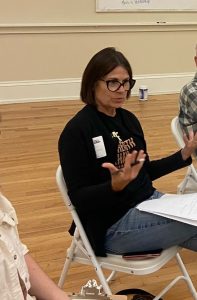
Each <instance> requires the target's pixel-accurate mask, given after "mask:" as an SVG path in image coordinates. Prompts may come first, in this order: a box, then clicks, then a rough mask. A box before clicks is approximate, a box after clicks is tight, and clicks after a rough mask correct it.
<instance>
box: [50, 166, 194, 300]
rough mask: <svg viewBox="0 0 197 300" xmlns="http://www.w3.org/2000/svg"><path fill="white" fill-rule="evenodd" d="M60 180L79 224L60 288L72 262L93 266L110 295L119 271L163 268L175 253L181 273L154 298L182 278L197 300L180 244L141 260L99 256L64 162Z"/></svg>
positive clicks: (144, 271) (134, 272)
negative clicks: (67, 180)
mask: <svg viewBox="0 0 197 300" xmlns="http://www.w3.org/2000/svg"><path fill="white" fill-rule="evenodd" d="M56 181H57V185H58V187H59V190H60V192H61V194H62V197H63V200H64V202H65V205H66V207H67V208H68V210H69V211H70V213H71V215H72V218H73V220H74V222H75V225H76V229H75V233H74V236H73V238H72V242H71V245H70V247H69V248H68V249H67V256H66V260H65V263H64V267H63V270H62V273H61V276H60V279H59V283H58V285H59V287H60V288H62V287H63V285H64V282H65V279H66V275H67V273H68V269H69V267H70V265H71V263H72V262H77V263H80V264H85V265H91V266H93V267H94V269H95V272H96V274H97V276H98V279H99V281H100V283H101V285H102V288H103V290H104V292H105V293H106V294H107V295H112V291H111V289H110V287H109V282H110V280H111V279H112V278H113V277H114V275H115V273H116V272H123V273H128V274H132V275H146V274H150V273H153V272H155V271H157V270H159V269H160V268H161V267H163V266H164V265H165V264H166V263H168V261H169V260H171V259H172V258H174V257H175V258H176V261H177V264H178V266H179V268H180V271H181V275H179V276H177V277H175V278H174V279H173V280H172V281H171V282H170V283H169V284H168V285H167V286H166V287H165V288H164V289H163V290H162V291H161V292H160V293H158V295H157V296H155V298H154V300H158V299H159V298H161V297H162V296H163V295H164V294H165V293H166V292H167V291H168V290H169V289H170V288H171V287H172V286H174V284H175V283H177V282H178V281H179V280H181V279H182V280H184V281H185V282H186V283H187V285H188V288H189V290H190V292H191V294H192V296H193V299H195V300H197V292H196V290H195V288H194V286H193V283H192V281H191V279H190V276H189V274H188V272H187V270H186V268H185V266H184V264H183V262H182V259H181V257H180V255H179V253H178V251H179V250H180V248H179V247H177V246H174V247H171V248H169V249H167V250H164V251H162V253H161V255H160V256H158V257H155V258H152V259H144V260H140V261H139V260H136V261H135V260H132V261H131V260H130V261H128V260H125V259H123V258H122V256H121V255H112V254H108V255H107V257H96V256H95V254H94V251H93V249H92V247H91V245H90V243H89V240H88V238H87V235H86V233H85V231H84V228H83V226H82V224H81V222H80V219H79V217H78V214H77V212H76V210H75V207H74V206H73V205H72V203H71V201H70V198H69V196H68V193H67V187H66V184H65V181H64V178H63V174H62V169H61V166H59V167H58V169H57V172H56ZM103 269H108V270H110V271H112V272H111V274H110V276H109V277H108V278H106V277H105V275H104V273H103Z"/></svg>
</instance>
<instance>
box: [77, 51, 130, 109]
mask: <svg viewBox="0 0 197 300" xmlns="http://www.w3.org/2000/svg"><path fill="white" fill-rule="evenodd" d="M118 66H122V67H123V68H125V70H127V72H128V74H129V77H130V79H132V76H133V75H132V69H131V66H130V64H129V62H128V60H127V59H126V58H125V56H124V55H123V54H122V53H121V52H119V51H117V50H116V49H115V48H114V47H108V48H104V49H102V50H101V51H99V52H97V53H96V54H95V55H94V56H93V57H92V58H91V60H90V61H89V63H88V64H87V66H86V68H85V70H84V73H83V76H82V82H81V91H80V97H81V100H82V101H83V102H84V103H86V104H91V105H94V106H95V105H96V103H95V85H96V82H97V81H98V80H99V79H101V78H103V77H104V76H106V75H107V74H108V73H110V72H111V71H112V70H113V69H115V68H116V67H118ZM130 93H131V90H129V91H128V93H127V99H128V98H129V96H130Z"/></svg>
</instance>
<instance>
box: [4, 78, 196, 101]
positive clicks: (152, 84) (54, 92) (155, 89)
mask: <svg viewBox="0 0 197 300" xmlns="http://www.w3.org/2000/svg"><path fill="white" fill-rule="evenodd" d="M193 77H194V73H171V74H146V75H138V76H136V77H135V79H136V80H137V82H136V85H135V87H134V89H133V90H132V95H138V90H139V86H140V85H147V86H148V90H149V94H150V95H157V94H173V93H179V92H180V89H181V88H182V86H183V85H184V84H185V83H187V82H189V81H190V80H192V78H193ZM80 83H81V79H80V78H65V79H51V80H37V81H35V80H29V81H27V80H26V81H6V82H5V81H4V82H0V104H11V103H25V102H42V101H55V100H75V99H79V93H80Z"/></svg>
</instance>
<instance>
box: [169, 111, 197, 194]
mask: <svg viewBox="0 0 197 300" xmlns="http://www.w3.org/2000/svg"><path fill="white" fill-rule="evenodd" d="M171 131H172V134H173V136H174V138H175V140H176V142H177V145H178V146H179V147H180V148H183V147H184V145H185V144H184V141H183V132H182V130H181V127H180V124H179V119H178V117H175V118H173V119H172V121H171ZM185 192H197V170H196V169H195V167H194V165H193V164H191V165H190V166H188V168H187V173H186V175H185V178H184V179H183V181H182V182H181V183H180V184H179V185H178V187H177V193H178V194H184V193H185Z"/></svg>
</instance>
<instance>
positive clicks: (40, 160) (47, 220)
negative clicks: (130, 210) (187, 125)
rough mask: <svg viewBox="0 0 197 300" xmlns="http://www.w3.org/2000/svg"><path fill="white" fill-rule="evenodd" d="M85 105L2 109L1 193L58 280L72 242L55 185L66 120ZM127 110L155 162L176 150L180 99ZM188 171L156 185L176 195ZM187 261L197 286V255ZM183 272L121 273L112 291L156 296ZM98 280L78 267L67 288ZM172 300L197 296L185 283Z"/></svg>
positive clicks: (135, 104) (153, 100) (133, 103)
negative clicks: (137, 290)
mask: <svg viewBox="0 0 197 300" xmlns="http://www.w3.org/2000/svg"><path fill="white" fill-rule="evenodd" d="M82 106H83V104H82V103H81V102H80V101H77V100H76V101H54V102H42V103H27V104H10V105H0V115H1V123H0V129H1V134H0V145H1V147H0V149H1V150H0V165H1V168H0V185H1V190H2V192H3V193H4V194H5V195H6V196H7V197H8V198H9V199H10V200H11V201H12V203H13V205H14V207H15V208H16V210H17V214H18V218H19V222H20V224H19V231H20V236H21V239H22V241H23V242H24V243H26V244H27V245H28V247H29V249H30V250H31V253H32V255H33V256H34V257H35V259H36V260H37V262H38V263H39V264H40V265H41V266H42V268H43V269H44V270H45V271H46V272H47V273H48V275H49V276H50V277H51V278H52V279H53V280H54V281H56V282H57V281H58V278H59V276H60V272H61V269H62V266H63V263H64V258H65V253H66V249H67V247H68V246H69V244H70V237H69V234H68V233H67V229H68V227H69V224H70V222H71V218H70V215H69V214H68V212H67V211H66V208H65V206H64V205H63V201H62V199H61V196H60V194H59V192H58V190H57V186H56V182H55V172H56V168H57V166H58V164H59V160H58V153H57V141H58V137H59V134H60V132H61V130H62V129H63V127H64V125H65V124H66V122H67V121H68V120H69V119H70V118H71V117H72V116H73V115H74V114H75V113H76V112H77V111H78V110H79V109H80V108H81V107H82ZM125 106H126V108H127V109H129V110H131V111H132V112H134V113H135V114H136V115H137V116H138V118H139V119H140V121H141V123H142V126H143V129H144V132H145V136H146V139H147V143H148V151H149V154H150V157H151V159H157V158H160V157H162V156H165V155H168V154H171V153H173V152H174V151H176V149H177V146H176V144H175V141H174V139H173V137H172V134H171V131H170V122H171V120H172V118H173V117H174V116H175V115H177V112H178V95H176V94H175V95H161V96H151V97H150V98H149V100H148V101H146V102H142V101H138V99H137V98H135V97H133V98H132V99H130V100H128V102H127V104H126V105H125ZM76 155H77V152H76ZM185 171H186V169H183V170H181V171H176V172H174V173H173V174H170V175H168V176H165V177H163V178H161V179H159V180H157V181H155V187H157V188H158V189H160V190H161V191H163V192H169V193H175V192H176V187H177V184H178V183H180V181H181V180H182V178H183V176H184V174H185ZM182 257H183V259H184V262H185V264H186V266H187V268H188V270H189V273H190V274H191V276H192V279H193V281H194V284H195V285H196V287H197V254H196V253H193V252H190V251H186V250H184V251H182ZM177 272H178V269H177V267H176V266H175V262H174V261H172V262H170V263H169V264H168V265H167V266H166V267H165V268H163V269H162V270H161V271H159V272H157V273H155V274H154V275H152V276H150V275H149V276H139V277H137V276H135V277H132V276H131V275H122V274H120V276H119V277H118V278H117V279H116V281H115V282H114V283H113V284H112V290H113V291H114V292H116V291H118V290H120V289H123V288H131V287H136V288H143V289H147V290H148V291H150V292H152V293H156V292H157V291H158V290H159V289H160V288H161V287H162V286H163V285H164V284H166V283H167V281H168V280H169V279H171V278H172V277H173V276H174V274H175V273H177ZM93 278H95V279H96V276H95V273H94V271H93V270H92V269H91V268H90V267H83V266H79V265H76V266H74V267H73V268H72V270H71V272H70V273H69V275H68V277H67V280H66V284H65V287H64V289H65V291H73V292H78V291H79V290H80V287H81V286H82V285H83V284H85V283H86V282H87V281H88V280H89V279H93ZM169 299H171V300H183V299H184V300H191V299H192V298H191V296H190V294H189V293H188V290H187V287H186V285H185V283H184V282H181V283H179V284H178V285H177V286H176V288H173V290H172V291H170V292H169V293H168V294H167V295H166V296H165V300H169Z"/></svg>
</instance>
